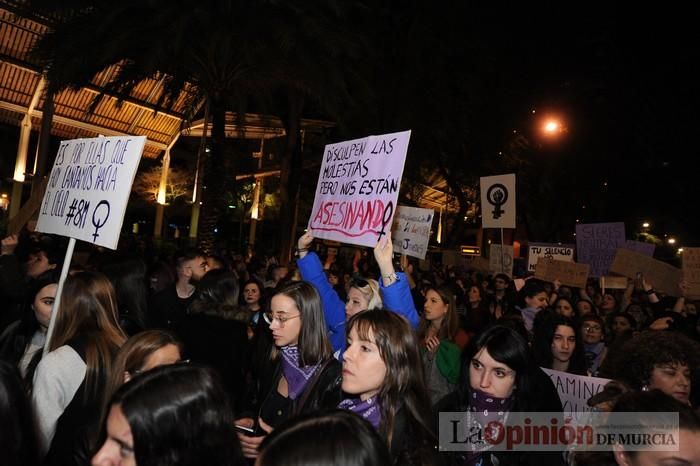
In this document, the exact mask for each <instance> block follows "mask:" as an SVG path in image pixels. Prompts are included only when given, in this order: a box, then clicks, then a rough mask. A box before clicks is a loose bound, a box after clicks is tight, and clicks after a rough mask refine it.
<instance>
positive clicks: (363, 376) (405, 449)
mask: <svg viewBox="0 0 700 466" xmlns="http://www.w3.org/2000/svg"><path fill="white" fill-rule="evenodd" d="M347 340H348V341H347V348H346V350H345V353H344V354H343V384H342V388H343V392H345V393H346V394H348V395H350V397H349V398H346V399H344V400H343V401H342V402H341V403H340V405H339V406H338V407H339V408H341V409H347V410H350V411H352V412H354V413H356V414H359V415H360V416H362V417H363V418H365V419H367V420H368V421H369V422H370V423H371V424H372V425H373V426H374V428H375V429H377V431H378V432H379V434H380V435H381V436H382V437H383V438H384V440H385V442H386V443H387V445H388V446H389V447H390V451H391V455H392V458H393V462H392V463H391V464H420V465H432V464H436V461H435V460H436V455H435V453H436V451H435V445H436V439H435V435H434V433H433V432H432V429H431V426H430V423H431V421H430V400H429V398H428V395H427V392H426V388H425V382H424V379H423V368H422V363H421V358H420V350H419V348H418V341H417V339H416V337H415V334H414V332H413V330H412V329H411V326H410V325H409V323H408V322H407V321H406V319H404V318H403V317H401V316H400V315H398V314H396V313H394V312H391V311H388V310H383V309H374V310H371V311H365V312H360V313H359V314H355V315H354V316H352V317H351V318H350V320H349V321H348V337H347Z"/></svg>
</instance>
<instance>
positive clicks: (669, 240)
mask: <svg viewBox="0 0 700 466" xmlns="http://www.w3.org/2000/svg"><path fill="white" fill-rule="evenodd" d="M668 244H676V238H669V239H668Z"/></svg>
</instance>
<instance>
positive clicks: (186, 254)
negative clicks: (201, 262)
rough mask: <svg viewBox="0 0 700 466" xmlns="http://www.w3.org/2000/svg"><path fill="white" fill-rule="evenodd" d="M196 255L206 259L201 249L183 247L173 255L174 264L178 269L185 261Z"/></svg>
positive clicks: (194, 257)
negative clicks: (182, 249) (183, 248)
mask: <svg viewBox="0 0 700 466" xmlns="http://www.w3.org/2000/svg"><path fill="white" fill-rule="evenodd" d="M198 257H201V258H202V259H206V257H207V255H206V254H204V251H202V250H201V249H192V248H190V249H185V250H184V251H180V252H179V253H178V254H177V256H176V257H175V266H176V267H177V268H178V269H179V268H181V267H182V266H183V264H184V263H185V262H187V261H191V260H193V259H196V258H198Z"/></svg>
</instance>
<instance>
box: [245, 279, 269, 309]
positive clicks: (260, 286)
mask: <svg viewBox="0 0 700 466" xmlns="http://www.w3.org/2000/svg"><path fill="white" fill-rule="evenodd" d="M248 285H255V286H257V287H258V292H259V293H260V299H259V300H258V304H259V305H260V307H262V305H263V300H264V299H265V297H264V294H265V287H264V286H263V284H262V283H260V280H258V279H256V278H249V279H248V280H246V281H245V283H243V286H242V287H241V290H240V291H241V293H240V297H239V302H240V303H241V304H245V298H244V296H243V293H242V292H243V290H245V287H246V286H248Z"/></svg>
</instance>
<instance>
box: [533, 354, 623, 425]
mask: <svg viewBox="0 0 700 466" xmlns="http://www.w3.org/2000/svg"><path fill="white" fill-rule="evenodd" d="M542 370H543V371H545V372H546V373H547V375H548V376H549V377H550V378H551V379H552V383H553V384H554V386H555V387H556V389H557V392H558V393H559V399H560V400H561V404H562V408H564V414H565V415H567V416H573V417H574V418H578V416H576V413H579V414H580V413H587V412H590V411H591V410H592V408H591V407H590V406H588V400H589V399H590V398H591V397H592V396H593V395H597V394H598V393H600V392H601V391H602V390H603V389H604V388H605V385H607V383H608V382H610V379H602V378H600V377H587V376H585V375H575V374H569V373H568V372H561V371H555V370H553V369H546V368H544V367H543V368H542Z"/></svg>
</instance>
